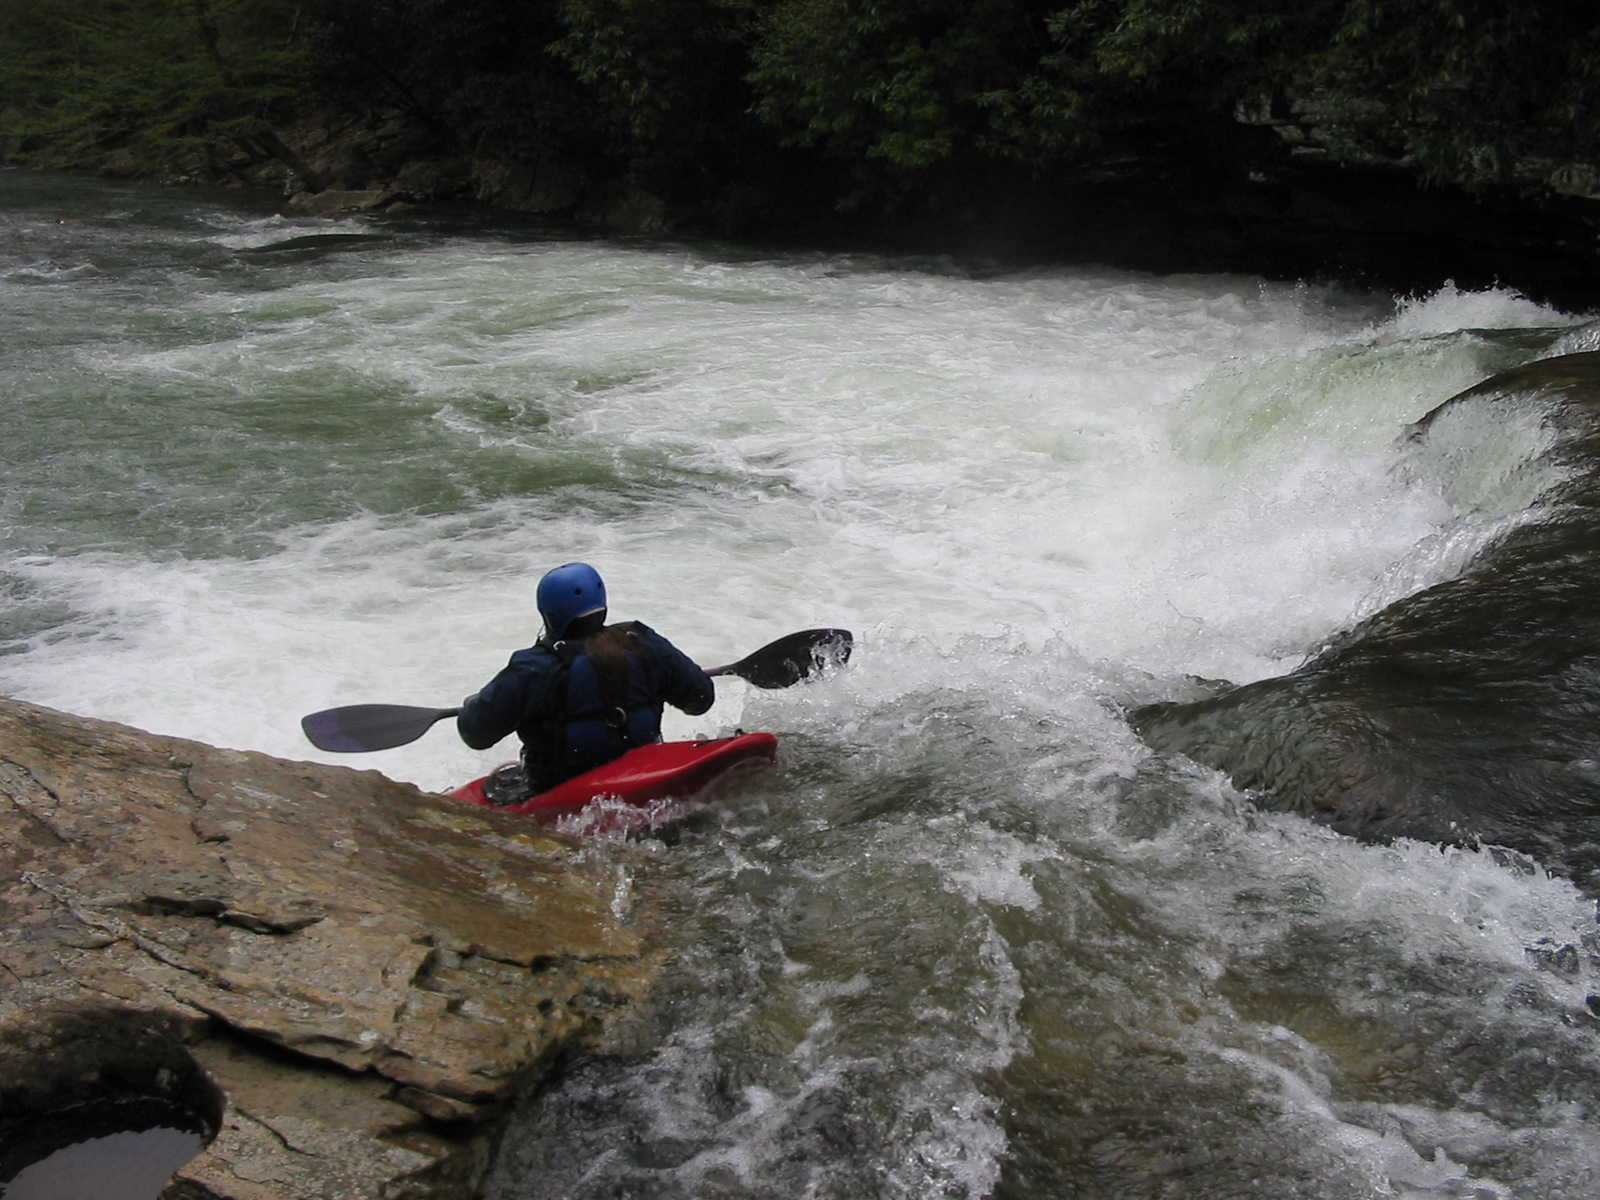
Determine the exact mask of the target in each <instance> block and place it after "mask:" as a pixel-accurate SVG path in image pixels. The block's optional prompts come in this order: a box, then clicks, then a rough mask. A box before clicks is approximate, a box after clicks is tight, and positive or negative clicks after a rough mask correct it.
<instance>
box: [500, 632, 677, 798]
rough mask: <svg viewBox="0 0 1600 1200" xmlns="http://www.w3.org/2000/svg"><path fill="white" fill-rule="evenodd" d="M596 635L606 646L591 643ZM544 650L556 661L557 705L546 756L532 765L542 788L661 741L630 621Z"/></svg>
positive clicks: (657, 712)
mask: <svg viewBox="0 0 1600 1200" xmlns="http://www.w3.org/2000/svg"><path fill="white" fill-rule="evenodd" d="M601 639H606V643H607V644H603V645H597V643H599V642H600V641H601ZM550 649H551V650H552V651H553V652H554V653H555V655H556V657H557V658H558V659H559V660H560V662H561V675H562V678H561V681H560V683H559V684H558V694H559V695H560V697H561V703H560V716H559V717H558V718H557V719H556V720H555V721H554V722H553V723H552V724H553V728H552V729H551V733H552V739H551V742H552V744H551V745H550V753H549V756H548V757H547V758H546V760H545V762H544V763H541V764H537V765H538V767H539V768H540V769H539V771H538V774H539V775H540V776H542V777H543V779H542V780H541V784H542V786H544V787H549V786H552V785H553V784H554V783H558V782H560V781H561V780H563V779H570V778H572V776H574V775H577V774H579V773H581V772H583V771H587V770H590V769H591V768H594V767H598V766H600V765H602V764H604V763H608V762H610V761H611V760H612V759H614V758H617V757H619V756H620V755H622V754H625V753H626V752H627V751H629V750H631V749H632V748H633V747H635V746H643V745H646V744H647V743H650V742H656V741H660V740H661V701H660V699H659V698H658V697H657V696H656V695H655V694H654V692H653V690H652V688H651V686H650V681H649V676H648V675H647V674H646V671H645V665H644V662H643V659H642V653H641V651H640V650H639V649H638V639H637V637H636V635H635V634H634V632H633V630H632V628H631V625H608V626H606V627H605V628H604V629H602V630H600V631H599V632H597V633H594V634H591V635H590V636H589V637H587V638H584V639H581V640H573V641H560V642H556V643H555V644H554V645H552V646H551V647H550ZM591 651H593V652H591ZM529 765H530V767H531V766H534V764H529Z"/></svg>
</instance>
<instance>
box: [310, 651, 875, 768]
mask: <svg viewBox="0 0 1600 1200" xmlns="http://www.w3.org/2000/svg"><path fill="white" fill-rule="evenodd" d="M854 645H855V639H854V638H853V637H851V636H850V631H849V630H848V629H803V630H801V631H800V632H799V633H791V634H787V635H785V636H784V637H781V638H779V639H778V640H777V641H775V642H769V643H768V644H767V645H765V646H763V647H761V649H759V650H757V651H756V652H755V653H754V654H750V655H748V656H746V657H745V658H741V659H740V660H739V661H738V662H736V663H729V664H728V665H727V666H725V667H713V668H711V670H709V671H707V672H706V674H707V675H737V676H738V677H739V678H740V679H743V680H745V681H746V682H747V683H752V684H754V685H755V686H756V687H758V688H786V687H789V686H790V685H791V684H795V683H799V682H800V681H801V680H802V679H807V678H809V677H810V676H811V675H813V674H815V673H816V672H817V671H819V670H821V669H822V668H823V667H829V666H839V665H842V664H843V663H845V662H847V661H848V660H849V658H850V651H851V649H852V647H853V646H854ZM460 711H461V709H460V708H418V707H415V706H413V705H409V704H347V705H345V706H344V707H343V708H326V709H323V710H322V711H321V712H314V713H308V714H307V715H306V716H304V717H301V718H300V728H301V729H303V730H305V735H306V737H308V738H309V739H310V740H311V744H312V745H313V746H315V747H317V749H319V750H333V751H335V752H338V753H341V754H355V753H359V752H361V751H364V750H390V749H393V748H394V747H395V746H404V745H406V744H407V743H408V742H414V741H416V740H417V739H418V738H419V737H421V736H422V735H423V734H425V733H427V732H428V730H430V729H432V728H433V726H434V723H435V722H437V721H442V720H444V718H446V717H453V716H455V715H456V714H457V713H459V712H460Z"/></svg>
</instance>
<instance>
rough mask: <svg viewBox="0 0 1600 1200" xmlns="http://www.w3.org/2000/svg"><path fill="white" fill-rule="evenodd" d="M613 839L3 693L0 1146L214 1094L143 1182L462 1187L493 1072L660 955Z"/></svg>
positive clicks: (634, 990) (596, 1038) (522, 1074)
mask: <svg viewBox="0 0 1600 1200" xmlns="http://www.w3.org/2000/svg"><path fill="white" fill-rule="evenodd" d="M619 853H623V851H621V850H618V849H616V848H612V849H611V850H609V851H608V854H607V858H606V860H605V862H604V863H600V862H598V861H597V860H594V859H593V858H592V857H591V856H589V855H586V854H585V853H584V852H583V851H582V850H581V848H580V847H578V846H576V845H575V844H573V843H571V842H568V841H566V840H564V839H559V838H555V837H552V836H550V835H548V834H545V833H543V832H542V831H540V830H539V829H538V828H537V827H535V826H532V825H530V824H529V823H528V822H527V821H526V819H525V818H518V817H510V816H504V815H502V814H498V813H492V812H484V811H482V810H477V809H473V808H470V807H468V806H466V805H462V804H460V803H458V802H456V801H452V800H449V799H447V798H444V797H438V796H429V795H426V794H424V793H422V792H420V791H418V790H417V789H416V788H414V787H412V786H410V785H405V784H399V783H395V782H393V781H391V780H388V779H386V778H384V777H383V776H381V775H379V774H377V773H376V772H373V771H354V770H350V769H347V768H342V767H327V766H319V765H316V764H311V763H297V762H289V761H285V760H281V759H275V758H270V757H267V756H265V755H261V754H253V753H245V752H239V751H229V750H220V749H216V748H213V747H210V746H205V745H201V744H198V743H195V742H189V741H183V740H180V739H177V738H170V737H160V736H154V735H151V734H147V733H143V732H141V731H139V730H135V729H130V728H127V727H125V726H120V725H112V724H108V723H105V722H100V721H93V720H87V719H84V718H79V717H74V716H71V715H68V714H65V713H60V712H56V711H53V710H51V709H46V708H41V707H37V706H34V705H29V704H23V703H19V702H14V701H8V700H0V1142H3V1143H4V1144H6V1145H10V1144H12V1142H13V1141H14V1140H15V1136H16V1134H17V1130H18V1129H19V1128H20V1127H21V1126H23V1125H26V1124H32V1125H33V1126H34V1127H35V1128H37V1127H39V1126H41V1124H42V1125H43V1127H44V1128H46V1129H49V1130H53V1131H54V1133H55V1135H56V1136H58V1137H59V1138H61V1139H63V1140H64V1139H65V1136H66V1134H67V1133H69V1132H70V1130H71V1128H72V1126H73V1124H74V1122H75V1121H76V1120H77V1118H78V1117H79V1116H80V1115H81V1114H83V1113H85V1112H87V1111H88V1109H89V1108H96V1109H98V1110H99V1111H100V1112H101V1113H102V1114H103V1113H104V1111H106V1110H107V1109H108V1108H109V1109H117V1108H118V1106H124V1107H125V1111H127V1112H128V1113H130V1114H131V1113H134V1112H136V1111H145V1110H150V1109H151V1108H152V1107H154V1108H156V1109H161V1108H163V1107H167V1108H172V1107H174V1106H177V1107H185V1106H186V1108H187V1111H188V1112H189V1113H190V1114H191V1115H192V1117H193V1122H192V1123H193V1124H194V1125H195V1126H196V1127H200V1128H203V1129H204V1131H205V1132H209V1128H208V1127H215V1126H216V1125H217V1124H218V1123H219V1120H218V1111H219V1109H218V1105H217V1102H216V1101H217V1091H218V1090H220V1092H221V1097H222V1101H223V1103H222V1105H221V1107H220V1129H218V1130H217V1136H216V1138H215V1140H214V1141H213V1142H212V1143H211V1145H210V1147H209V1148H208V1149H207V1150H206V1151H205V1152H204V1153H202V1154H201V1155H200V1156H199V1157H197V1158H195V1159H194V1160H193V1161H191V1162H190V1163H189V1164H188V1165H187V1166H186V1167H184V1168H182V1169H181V1170H180V1172H179V1174H178V1176H177V1177H176V1178H175V1180H174V1182H173V1184H172V1185H171V1186H170V1187H169V1188H168V1190H167V1191H166V1192H165V1193H164V1195H165V1196H167V1197H182V1198H183V1200H197V1198H200V1197H219V1198H223V1200H303V1198H304V1197H309V1196H318V1197H328V1198H334V1197H361V1198H368V1197H379V1196H383V1197H408V1198H422V1197H430V1198H431V1197H438V1198H446V1197H468V1196H472V1195H474V1194H475V1193H476V1191H477V1190H478V1185H479V1183H480V1182H481V1179H482V1177H483V1173H484V1171H485V1170H486V1168H487V1166H488V1164H489V1161H490V1158H491V1156H492V1153H493V1150H494V1139H495V1136H496V1132H497V1129H498V1127H499V1118H500V1117H501V1115H502V1114H503V1112H504V1111H505V1110H506V1109H507V1108H508V1106H509V1102H510V1101H511V1099H512V1098H513V1093H514V1092H516V1091H519V1090H520V1089H522V1088H524V1087H527V1086H531V1085H533V1084H535V1083H536V1082H537V1081H538V1079H539V1078H540V1077H541V1076H542V1074H543V1073H545V1072H548V1071H550V1070H551V1069H552V1068H554V1067H555V1066H557V1065H559V1063H560V1062H561V1061H562V1060H563V1058H565V1057H566V1056H569V1055H576V1054H581V1053H583V1052H585V1051H586V1050H589V1049H592V1048H596V1047H598V1046H600V1045H601V1044H602V1043H603V1042H604V1040H605V1037H606V1034H607V1031H608V1030H609V1029H611V1028H613V1027H614V1026H615V1023H616V1021H617V1020H618V1019H620V1018H621V1017H622V1016H623V1015H624V1014H626V1013H627V1012H628V1010H629V1008H630V1006H631V1005H632V1003H633V1002H634V1001H636V1000H638V999H639V998H640V997H641V996H642V995H643V994H644V992H645V990H646V989H647V988H648V986H649V984H650V982H651V980H652V978H653V976H654V973H655V969H656V967H657V965H658V964H657V961H656V958H655V957H654V955H653V953H652V952H651V951H650V950H648V949H647V948H648V947H651V946H653V945H656V944H658V943H657V939H656V938H654V937H652V936H651V930H650V928H649V926H650V924H651V920H652V917H651V914H652V912H653V911H654V906H653V904H652V903H651V901H650V898H649V897H648V896H646V895H642V894H636V893H635V891H634V890H633V887H632V885H631V878H630V877H631V872H628V873H627V875H626V876H625V875H624V874H623V868H620V867H619V865H618V862H617V857H616V856H617V854H619ZM94 1033H97V1034H98V1036H94V1035H93V1034H94ZM208 1107H209V1112H208V1111H207V1110H208ZM41 1119H42V1121H41ZM131 1119H132V1118H131V1117H130V1120H131ZM165 1123H166V1124H169V1125H170V1124H175V1123H176V1124H181V1123H182V1122H181V1121H180V1122H173V1121H166V1122H165ZM4 1165H5V1164H0V1166H4ZM12 1169H14V1167H13V1168H12Z"/></svg>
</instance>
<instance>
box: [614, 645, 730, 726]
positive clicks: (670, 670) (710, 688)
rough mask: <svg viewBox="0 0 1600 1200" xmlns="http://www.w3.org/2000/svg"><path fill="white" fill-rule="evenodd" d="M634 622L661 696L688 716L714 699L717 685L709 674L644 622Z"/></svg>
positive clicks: (706, 706) (699, 711)
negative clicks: (652, 666) (653, 669)
mask: <svg viewBox="0 0 1600 1200" xmlns="http://www.w3.org/2000/svg"><path fill="white" fill-rule="evenodd" d="M634 625H635V632H636V633H637V634H638V635H639V641H640V644H641V645H643V646H644V647H645V649H646V652H647V653H648V655H649V657H650V661H651V662H652V663H653V664H654V665H655V669H656V672H657V680H656V682H657V686H658V687H659V688H660V690H661V698H662V699H663V700H665V701H666V702H667V703H668V704H670V705H672V707H674V708H679V709H682V710H683V711H684V712H686V713H688V714H689V715H690V716H691V717H697V716H699V715H700V714H701V713H703V712H705V711H706V710H707V709H708V708H710V707H711V705H712V703H713V702H714V701H715V700H716V698H717V687H716V684H714V683H712V681H711V676H709V675H707V674H706V673H705V672H704V671H702V670H701V669H700V668H699V667H698V666H696V665H695V661H694V660H693V659H692V658H690V657H689V656H688V655H687V654H685V653H684V652H683V651H682V650H679V649H678V648H677V647H676V646H674V645H673V644H672V643H671V642H669V641H667V639H666V638H664V637H662V636H661V635H660V634H659V633H657V632H656V631H655V630H654V629H651V628H650V627H649V626H648V625H645V624H643V623H641V622H637V621H636V622H634Z"/></svg>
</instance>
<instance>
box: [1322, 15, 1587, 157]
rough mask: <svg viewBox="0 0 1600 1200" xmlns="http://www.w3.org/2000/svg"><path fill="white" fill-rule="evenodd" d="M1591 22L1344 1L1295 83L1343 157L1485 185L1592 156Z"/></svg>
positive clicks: (1567, 17) (1577, 18)
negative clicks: (1529, 166)
mask: <svg viewBox="0 0 1600 1200" xmlns="http://www.w3.org/2000/svg"><path fill="white" fill-rule="evenodd" d="M1597 54H1600V20H1597V19H1596V15H1595V12H1594V9H1593V7H1592V6H1591V5H1587V4H1571V3H1560V2H1555V0H1535V2H1532V3H1524V4H1518V5H1508V4H1502V3H1497V2H1494V0H1426V2H1423V3H1417V4H1412V5H1406V6H1403V7H1402V6H1400V5H1397V4H1394V3H1384V2H1383V0H1349V3H1347V4H1346V5H1344V6H1343V12H1342V13H1341V19H1340V20H1339V22H1338V23H1337V25H1336V26H1335V27H1334V29H1333V30H1332V33H1331V36H1330V39H1329V42H1328V44H1327V46H1326V48H1324V49H1323V50H1321V51H1320V52H1319V53H1316V54H1312V55H1309V56H1308V57H1307V59H1306V60H1305V61H1304V62H1302V63H1300V64H1297V69H1296V72H1295V80H1296V82H1297V83H1298V84H1300V86H1302V87H1303V88H1305V89H1306V90H1307V91H1315V92H1317V93H1319V94H1320V95H1322V96H1323V97H1324V98H1325V99H1326V104H1327V112H1328V117H1329V123H1330V126H1331V128H1332V131H1333V132H1334V133H1335V135H1336V136H1337V137H1338V138H1339V141H1338V142H1337V143H1336V145H1337V146H1338V147H1339V148H1340V149H1341V150H1342V151H1344V152H1345V153H1346V154H1347V155H1350V156H1355V155H1359V154H1363V153H1370V152H1373V151H1379V152H1384V151H1387V152H1390V153H1396V152H1398V153H1402V154H1405V155H1407V156H1409V157H1410V158H1411V159H1412V160H1413V161H1414V162H1415V163H1416V165H1417V167H1418V169H1419V170H1420V171H1421V172H1422V173H1423V174H1424V175H1426V176H1427V177H1429V178H1431V179H1434V180H1437V181H1450V182H1458V183H1467V184H1476V183H1496V182H1504V181H1506V180H1507V179H1509V178H1510V177H1511V176H1512V174H1513V170H1514V168H1515V166H1516V165H1517V163H1518V162H1519V160H1526V159H1530V158H1548V159H1552V160H1556V161H1559V160H1570V159H1580V160H1581V159H1587V160H1588V161H1594V160H1595V158H1596V157H1600V75H1597V74H1596V72H1595V70H1594V63H1595V61H1596V56H1597Z"/></svg>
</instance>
